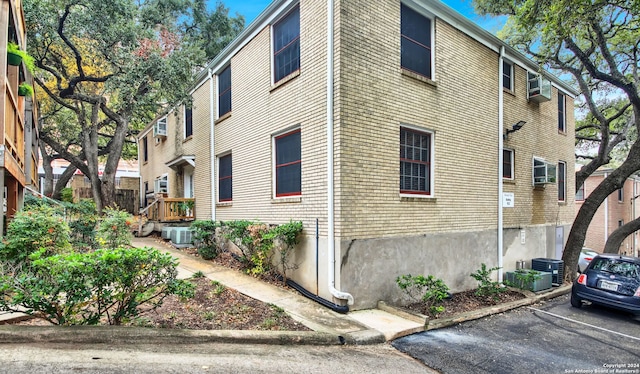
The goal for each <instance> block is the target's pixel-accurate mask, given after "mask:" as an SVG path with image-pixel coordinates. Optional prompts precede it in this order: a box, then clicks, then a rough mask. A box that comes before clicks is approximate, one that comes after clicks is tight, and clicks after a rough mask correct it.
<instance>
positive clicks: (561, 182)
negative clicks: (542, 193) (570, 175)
mask: <svg viewBox="0 0 640 374" xmlns="http://www.w3.org/2000/svg"><path fill="white" fill-rule="evenodd" d="M566 176H567V171H566V166H565V164H564V163H563V162H559V163H558V200H560V201H564V200H565V195H566V183H565V180H566Z"/></svg>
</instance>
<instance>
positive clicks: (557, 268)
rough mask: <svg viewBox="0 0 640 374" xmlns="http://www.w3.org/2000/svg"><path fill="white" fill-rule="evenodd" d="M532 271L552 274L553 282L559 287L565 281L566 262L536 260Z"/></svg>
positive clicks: (533, 261)
mask: <svg viewBox="0 0 640 374" xmlns="http://www.w3.org/2000/svg"><path fill="white" fill-rule="evenodd" d="M531 269H533V270H538V271H546V272H548V273H551V282H552V283H553V284H555V285H557V286H559V285H561V284H562V282H563V280H564V261H562V260H554V259H552V258H534V259H533V260H531Z"/></svg>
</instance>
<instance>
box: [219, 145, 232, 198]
mask: <svg viewBox="0 0 640 374" xmlns="http://www.w3.org/2000/svg"><path fill="white" fill-rule="evenodd" d="M232 184H233V173H232V168H231V155H226V156H223V157H220V160H219V166H218V199H219V200H220V201H231V200H232V199H233V189H232Z"/></svg>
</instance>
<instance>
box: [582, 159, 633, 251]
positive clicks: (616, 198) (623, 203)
mask: <svg viewBox="0 0 640 374" xmlns="http://www.w3.org/2000/svg"><path fill="white" fill-rule="evenodd" d="M612 171H613V170H611V169H600V170H598V171H596V172H595V173H593V174H591V175H590V176H589V178H587V179H586V180H585V182H584V184H583V185H582V187H581V188H580V189H579V190H578V191H577V192H576V198H575V200H576V214H577V213H578V210H580V208H581V207H582V203H583V202H584V199H585V198H587V197H589V194H590V193H591V191H593V190H594V189H595V188H596V187H597V186H598V185H599V184H600V183H601V182H602V181H603V180H604V179H605V178H606V177H607V175H608V174H610V173H611V172H612ZM639 194H640V178H639V177H636V176H633V177H630V178H627V180H626V181H625V183H624V186H623V187H622V188H621V189H619V190H618V191H616V192H614V193H612V194H611V195H609V197H607V199H606V200H605V201H604V202H603V203H602V204H601V205H600V207H599V208H598V210H597V211H596V214H595V215H594V216H593V219H592V220H591V224H589V230H588V231H587V237H586V238H585V241H584V246H585V247H588V248H591V249H593V250H595V251H597V252H602V251H603V250H604V245H605V244H606V242H607V239H608V238H609V235H611V233H612V232H613V231H615V230H616V229H617V228H618V227H620V226H622V225H624V224H625V223H628V222H629V221H632V220H634V219H636V218H638V217H640V207H638V205H637V204H638V203H640V202H639V201H637V199H638V195H639ZM620 253H621V254H625V255H632V256H638V233H637V232H635V233H634V234H632V235H630V236H628V237H627V238H626V239H625V240H624V241H623V242H622V244H621V245H620Z"/></svg>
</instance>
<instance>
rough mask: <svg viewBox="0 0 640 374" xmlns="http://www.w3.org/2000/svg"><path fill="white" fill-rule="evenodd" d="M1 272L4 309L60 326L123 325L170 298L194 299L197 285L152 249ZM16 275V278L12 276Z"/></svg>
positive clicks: (70, 257) (38, 256)
mask: <svg viewBox="0 0 640 374" xmlns="http://www.w3.org/2000/svg"><path fill="white" fill-rule="evenodd" d="M30 257H31V260H32V262H31V264H30V265H29V266H23V267H21V268H19V269H16V268H10V267H7V266H3V267H2V270H3V271H2V272H0V309H3V310H17V309H18V308H20V307H22V308H24V311H25V313H27V314H30V315H33V316H36V317H39V318H43V319H46V320H48V321H50V322H51V323H53V324H56V325H95V324H98V323H100V321H101V320H102V319H106V321H107V322H108V323H109V324H110V325H120V324H121V323H122V322H123V321H125V320H127V319H132V318H135V317H137V316H138V315H139V314H140V311H139V310H138V307H140V306H141V307H143V308H146V309H144V310H143V311H142V313H144V312H147V311H150V310H153V309H155V308H157V307H158V306H160V305H161V304H162V301H163V300H164V298H165V297H167V296H168V295H172V294H175V295H179V296H181V297H192V296H193V294H194V285H193V284H191V283H190V282H187V281H183V280H178V279H177V278H176V277H177V270H176V266H177V262H176V260H174V259H173V258H172V257H171V256H170V255H169V254H165V253H161V252H160V251H158V250H156V249H153V248H131V249H125V248H116V249H108V250H107V249H101V250H97V251H95V252H88V253H67V254H60V255H54V256H45V252H44V251H38V252H36V253H33V254H32V255H31V256H30ZM12 273H13V274H12Z"/></svg>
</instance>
